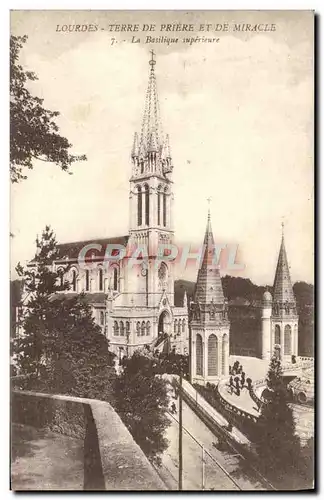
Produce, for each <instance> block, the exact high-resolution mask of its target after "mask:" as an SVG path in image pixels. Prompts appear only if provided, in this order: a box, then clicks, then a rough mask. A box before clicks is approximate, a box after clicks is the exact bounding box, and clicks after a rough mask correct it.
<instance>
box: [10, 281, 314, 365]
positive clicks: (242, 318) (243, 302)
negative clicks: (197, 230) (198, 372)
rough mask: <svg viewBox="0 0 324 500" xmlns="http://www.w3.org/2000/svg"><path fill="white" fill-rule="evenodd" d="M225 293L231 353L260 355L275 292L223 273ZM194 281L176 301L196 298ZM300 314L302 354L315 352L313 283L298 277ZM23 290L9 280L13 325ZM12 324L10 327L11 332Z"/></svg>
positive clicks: (180, 285)
mask: <svg viewBox="0 0 324 500" xmlns="http://www.w3.org/2000/svg"><path fill="white" fill-rule="evenodd" d="M222 284H223V289H224V294H225V296H226V297H227V298H228V301H229V319H230V321H231V330H230V335H231V343H230V350H231V353H232V354H243V355H244V354H245V355H248V354H250V355H257V354H258V353H257V351H256V346H257V345H258V344H259V336H260V330H261V310H260V308H261V303H262V295H263V293H264V291H265V290H266V288H268V290H269V291H270V292H272V287H270V286H269V287H265V286H258V285H255V284H254V283H252V281H251V280H249V279H245V278H236V277H233V276H224V277H223V278H222ZM194 288H195V283H193V282H192V281H186V280H177V281H175V286H174V294H175V298H174V301H175V305H176V306H182V304H183V296H184V292H185V291H186V292H187V295H188V303H189V302H190V300H191V299H192V298H193V295H194ZM293 289H294V293H295V297H296V301H297V309H298V314H299V354H300V355H303V356H313V355H314V286H313V285H309V284H308V283H305V282H303V281H299V282H297V283H295V284H294V286H293ZM20 294H21V282H20V281H19V280H14V281H11V283H10V295H11V297H10V304H11V313H10V319H11V326H12V327H13V324H14V321H15V308H16V305H17V304H18V302H19V299H20ZM12 334H13V328H11V335H12Z"/></svg>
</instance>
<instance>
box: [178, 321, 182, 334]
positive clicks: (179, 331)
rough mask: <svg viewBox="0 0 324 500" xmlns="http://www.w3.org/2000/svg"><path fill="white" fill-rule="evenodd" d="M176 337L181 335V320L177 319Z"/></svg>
mask: <svg viewBox="0 0 324 500" xmlns="http://www.w3.org/2000/svg"><path fill="white" fill-rule="evenodd" d="M178 335H181V319H179V323H178Z"/></svg>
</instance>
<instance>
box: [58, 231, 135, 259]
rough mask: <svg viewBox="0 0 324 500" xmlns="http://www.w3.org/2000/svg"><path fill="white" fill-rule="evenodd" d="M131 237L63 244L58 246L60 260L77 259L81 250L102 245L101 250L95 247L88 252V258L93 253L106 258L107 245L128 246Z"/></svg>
mask: <svg viewBox="0 0 324 500" xmlns="http://www.w3.org/2000/svg"><path fill="white" fill-rule="evenodd" d="M128 238H129V235H126V236H115V237H113V238H100V239H92V240H82V241H74V242H69V243H61V244H59V245H57V248H58V251H59V260H60V259H62V260H63V259H65V258H66V257H67V258H68V259H77V258H78V256H79V254H80V252H81V250H82V249H84V248H85V247H86V246H88V245H101V250H100V251H99V250H97V249H96V248H95V247H94V248H93V249H91V248H90V247H89V250H88V251H87V256H88V257H90V255H91V254H92V253H93V254H94V256H95V257H96V258H97V257H102V258H103V257H104V255H105V251H106V247H107V245H114V244H116V245H123V246H125V247H126V246H127V242H128Z"/></svg>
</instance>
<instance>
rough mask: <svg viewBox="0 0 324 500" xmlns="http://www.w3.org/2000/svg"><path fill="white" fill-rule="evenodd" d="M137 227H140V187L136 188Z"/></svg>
mask: <svg viewBox="0 0 324 500" xmlns="http://www.w3.org/2000/svg"><path fill="white" fill-rule="evenodd" d="M137 190H138V192H137V225H138V226H141V225H142V190H141V186H138V188H137Z"/></svg>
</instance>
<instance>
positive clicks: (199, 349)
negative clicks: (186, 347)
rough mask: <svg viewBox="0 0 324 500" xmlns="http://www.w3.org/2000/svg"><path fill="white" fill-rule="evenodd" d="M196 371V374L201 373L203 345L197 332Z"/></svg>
mask: <svg viewBox="0 0 324 500" xmlns="http://www.w3.org/2000/svg"><path fill="white" fill-rule="evenodd" d="M196 373H197V375H202V374H203V347H202V338H201V335H200V334H199V333H197V337H196Z"/></svg>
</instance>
